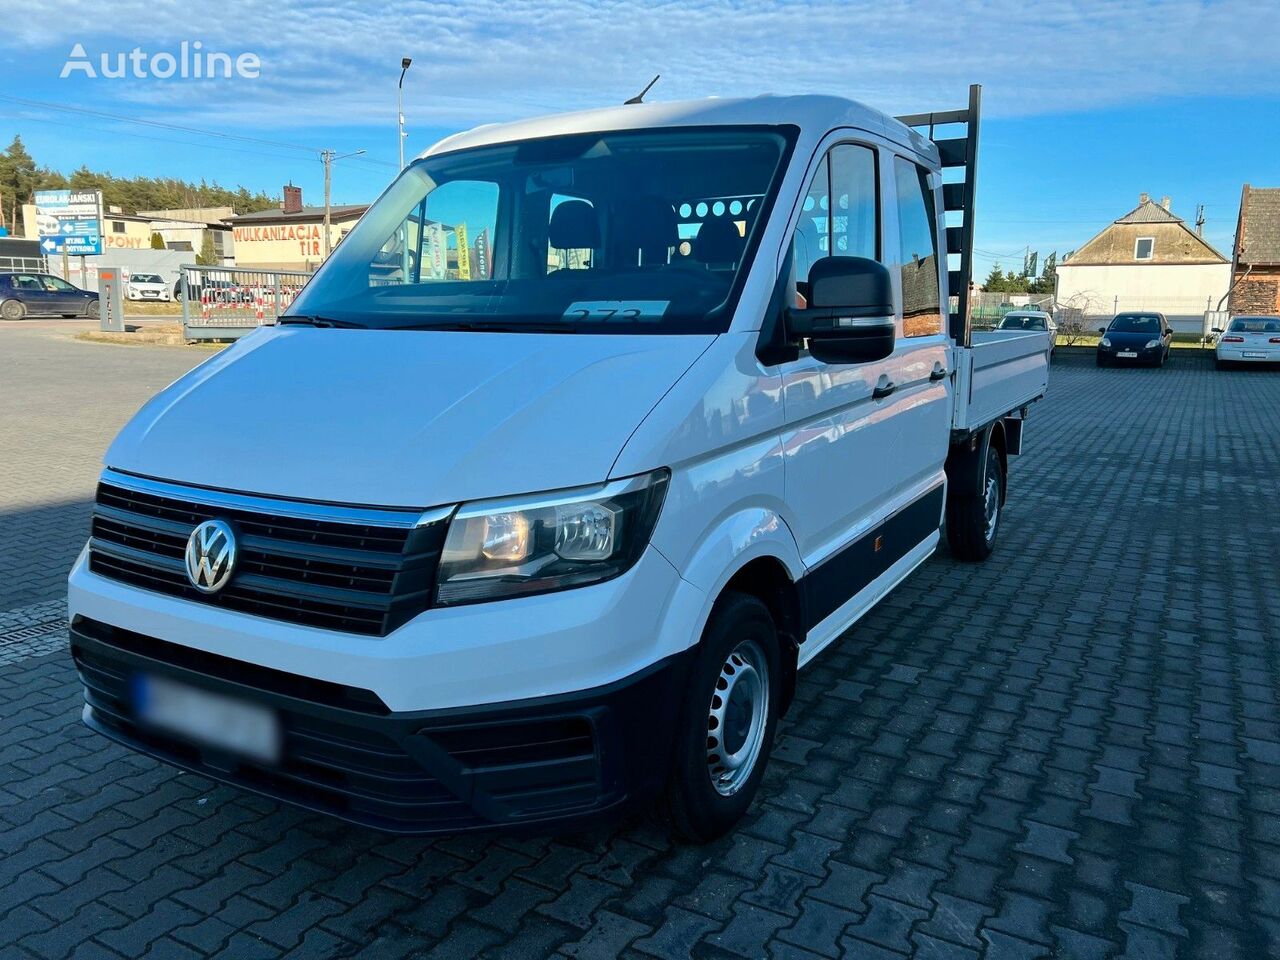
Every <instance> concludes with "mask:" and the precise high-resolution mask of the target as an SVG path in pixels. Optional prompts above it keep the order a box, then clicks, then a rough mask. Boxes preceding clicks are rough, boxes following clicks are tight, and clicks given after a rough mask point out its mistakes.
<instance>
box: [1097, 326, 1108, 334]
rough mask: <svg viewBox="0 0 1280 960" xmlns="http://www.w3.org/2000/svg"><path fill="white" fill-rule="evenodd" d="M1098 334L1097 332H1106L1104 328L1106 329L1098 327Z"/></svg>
mask: <svg viewBox="0 0 1280 960" xmlns="http://www.w3.org/2000/svg"><path fill="white" fill-rule="evenodd" d="M1098 332H1099V333H1106V332H1107V328H1106V327H1099V328H1098Z"/></svg>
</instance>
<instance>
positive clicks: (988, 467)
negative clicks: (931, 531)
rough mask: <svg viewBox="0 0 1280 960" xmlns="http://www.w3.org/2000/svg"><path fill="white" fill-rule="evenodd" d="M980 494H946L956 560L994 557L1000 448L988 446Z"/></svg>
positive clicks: (1000, 487)
mask: <svg viewBox="0 0 1280 960" xmlns="http://www.w3.org/2000/svg"><path fill="white" fill-rule="evenodd" d="M978 489H979V490H981V491H982V494H981V495H979V496H970V495H956V496H949V497H947V542H948V543H949V544H950V545H951V553H952V554H953V555H954V556H955V558H956V559H957V560H967V561H969V562H972V563H981V562H982V561H983V560H986V559H987V557H989V556H991V552H992V551H993V550H994V549H995V546H996V539H997V538H998V537H999V536H1000V513H1001V507H1002V506H1003V504H1002V502H1001V501H1002V500H1003V496H1002V494H1003V491H1004V470H1003V467H1002V466H1001V463H1000V451H999V450H997V449H996V448H995V447H994V446H990V445H989V446H988V447H987V459H986V463H985V464H984V466H983V471H982V483H981V484H979V485H978Z"/></svg>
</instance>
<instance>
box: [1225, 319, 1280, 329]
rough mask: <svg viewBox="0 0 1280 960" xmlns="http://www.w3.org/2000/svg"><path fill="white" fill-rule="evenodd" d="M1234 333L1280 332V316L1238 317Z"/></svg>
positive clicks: (1235, 320)
mask: <svg viewBox="0 0 1280 960" xmlns="http://www.w3.org/2000/svg"><path fill="white" fill-rule="evenodd" d="M1231 332H1232V333H1280V317H1236V318H1235V319H1234V320H1232V321H1231Z"/></svg>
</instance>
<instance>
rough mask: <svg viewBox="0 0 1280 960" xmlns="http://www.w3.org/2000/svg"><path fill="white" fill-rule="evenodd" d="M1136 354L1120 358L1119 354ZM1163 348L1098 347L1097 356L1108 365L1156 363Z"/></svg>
mask: <svg viewBox="0 0 1280 960" xmlns="http://www.w3.org/2000/svg"><path fill="white" fill-rule="evenodd" d="M1122 351H1123V352H1124V353H1136V354H1137V356H1136V357H1122V356H1120V353H1121V352H1122ZM1162 353H1164V347H1163V346H1159V347H1109V348H1104V347H1098V356H1099V357H1101V358H1102V359H1103V360H1106V361H1108V362H1109V363H1156V362H1157V361H1158V360H1159V359H1160V355H1161V354H1162Z"/></svg>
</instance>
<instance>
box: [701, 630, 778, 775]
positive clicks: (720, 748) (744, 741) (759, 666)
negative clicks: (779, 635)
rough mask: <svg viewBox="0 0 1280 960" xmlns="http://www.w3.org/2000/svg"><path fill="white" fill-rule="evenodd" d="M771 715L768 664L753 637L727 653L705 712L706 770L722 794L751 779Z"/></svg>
mask: <svg viewBox="0 0 1280 960" xmlns="http://www.w3.org/2000/svg"><path fill="white" fill-rule="evenodd" d="M768 717H769V664H768V661H767V660H766V659H765V656H764V651H763V650H762V649H761V648H760V645H759V644H758V643H757V642H756V641H755V640H743V641H742V642H741V643H739V644H738V645H737V646H736V647H734V648H733V651H732V652H731V653H730V654H729V655H728V656H727V657H725V661H724V663H723V664H721V665H720V675H719V676H718V677H717V678H716V685H715V690H713V691H712V694H711V703H710V706H709V709H708V712H707V773H708V775H709V776H710V777H711V785H712V786H713V787H714V788H715V790H716V792H717V793H718V794H720V795H721V796H722V797H731V796H733V795H734V794H735V793H737V792H738V791H739V790H741V789H742V787H743V786H744V785H745V784H746V782H747V781H748V780H749V779H751V774H752V773H753V772H754V770H755V768H756V761H758V760H759V759H760V751H761V749H763V747H764V734H765V725H766V722H767V720H768Z"/></svg>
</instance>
